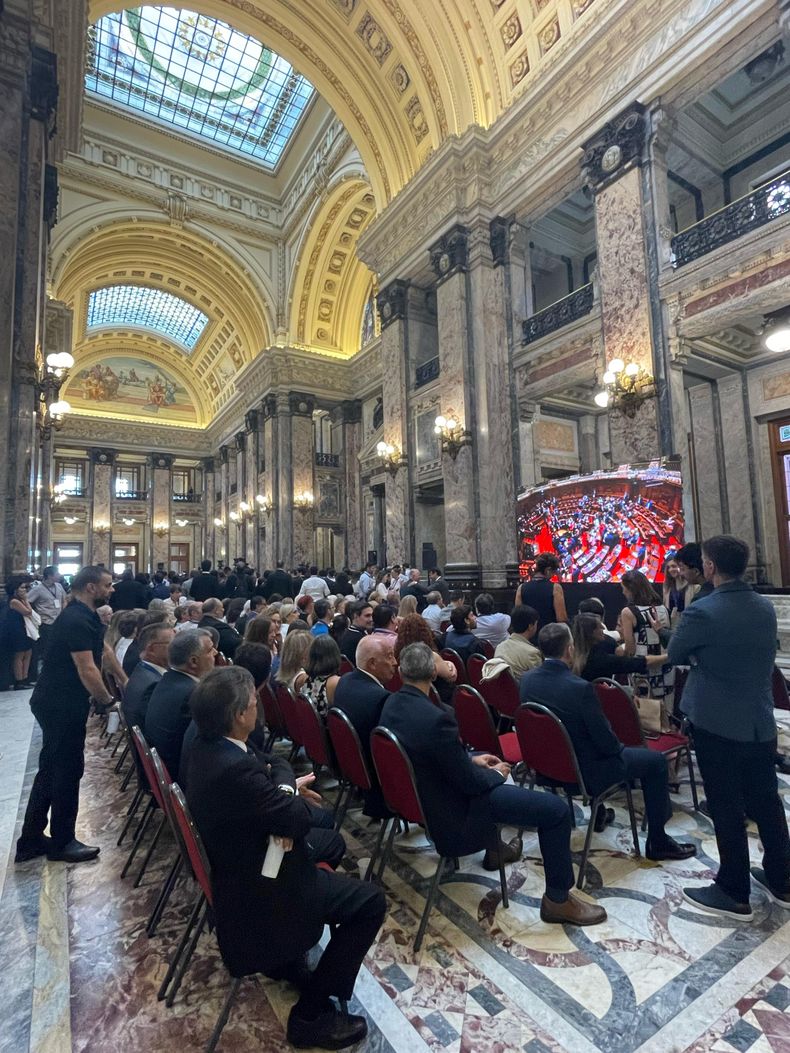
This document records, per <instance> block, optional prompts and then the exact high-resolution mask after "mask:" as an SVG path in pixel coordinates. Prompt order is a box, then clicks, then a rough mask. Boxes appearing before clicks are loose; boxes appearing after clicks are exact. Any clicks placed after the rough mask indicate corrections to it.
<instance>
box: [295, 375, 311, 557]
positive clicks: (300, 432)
mask: <svg viewBox="0 0 790 1053" xmlns="http://www.w3.org/2000/svg"><path fill="white" fill-rule="evenodd" d="M314 409H315V403H314V401H313V399H312V398H311V397H310V396H308V395H304V394H302V393H300V392H293V391H292V392H291V393H290V411H291V412H290V415H291V473H292V487H293V490H292V494H291V502H292V509H293V518H292V531H293V534H292V546H293V559H294V562H295V564H296V565H297V566H299V565H300V564H306V565H309V564H310V563H312V562H314V561H315V505H314V504H312V505H310V506H309V507H306V508H297V507H295V506H294V505H293V501H294V500H295V499H296V497H297V496H298V495H300V494H312V495H313V499H314V500H316V499H317V495H316V492H315V449H314V447H315V441H314V436H313V410H314Z"/></svg>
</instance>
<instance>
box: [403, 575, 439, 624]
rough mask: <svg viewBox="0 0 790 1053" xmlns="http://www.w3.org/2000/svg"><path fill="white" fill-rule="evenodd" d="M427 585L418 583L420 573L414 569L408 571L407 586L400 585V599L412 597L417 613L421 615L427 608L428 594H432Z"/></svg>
mask: <svg viewBox="0 0 790 1053" xmlns="http://www.w3.org/2000/svg"><path fill="white" fill-rule="evenodd" d="M432 591H433V590H432V589H429V588H428V586H427V585H423V584H422V582H421V581H420V572H419V570H417V569H416V567H415V568H414V569H413V570H410V571H409V581H408V584H406V585H402V586H401V590H400V598H401V599H403V597H404V596H413V597H414V598H415V600H416V601H417V613H418V614H422V612H423V611H424V610H425V608H426V607H427V606H428V593H429V592H432Z"/></svg>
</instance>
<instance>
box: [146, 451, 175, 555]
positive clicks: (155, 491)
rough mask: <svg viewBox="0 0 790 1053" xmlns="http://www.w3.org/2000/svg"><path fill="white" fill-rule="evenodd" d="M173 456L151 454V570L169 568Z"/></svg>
mask: <svg viewBox="0 0 790 1053" xmlns="http://www.w3.org/2000/svg"><path fill="white" fill-rule="evenodd" d="M172 471H173V458H172V457H171V456H170V455H169V454H165V453H152V454H151V473H152V478H151V559H150V564H151V572H152V573H153V572H154V571H156V570H157V569H158V568H159V564H160V563H163V564H164V567H163V569H164V571H165V573H167V571H168V570H170V502H171V500H172V493H173V478H172Z"/></svg>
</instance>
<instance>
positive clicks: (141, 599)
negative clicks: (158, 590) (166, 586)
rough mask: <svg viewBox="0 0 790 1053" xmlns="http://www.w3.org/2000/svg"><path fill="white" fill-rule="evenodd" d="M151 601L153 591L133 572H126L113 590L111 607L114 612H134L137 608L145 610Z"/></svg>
mask: <svg viewBox="0 0 790 1053" xmlns="http://www.w3.org/2000/svg"><path fill="white" fill-rule="evenodd" d="M150 600H151V590H150V589H149V588H148V586H147V585H146V583H145V579H144V578H143V580H142V581H141V580H140V578H139V577H137V578H136V577H135V576H134V574H133V573H132V571H131V570H125V571H124V572H123V574H122V575H121V580H120V581H119V582H118V584H117V585H116V586H115V587H114V588H113V594H112V596H111V597H110V606H111V607H112V609H113V610H114V611H133V610H135V609H136V608H138V607H139V608H142V610H145V608H146V607H147V606H148V604H149V602H150Z"/></svg>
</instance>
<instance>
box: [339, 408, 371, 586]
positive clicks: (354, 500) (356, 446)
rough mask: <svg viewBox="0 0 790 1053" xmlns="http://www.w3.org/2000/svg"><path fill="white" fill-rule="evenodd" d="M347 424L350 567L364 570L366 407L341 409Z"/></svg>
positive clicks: (347, 559) (346, 500)
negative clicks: (361, 456)
mask: <svg viewBox="0 0 790 1053" xmlns="http://www.w3.org/2000/svg"><path fill="white" fill-rule="evenodd" d="M340 412H341V414H342V422H343V499H344V520H345V551H344V559H343V562H344V564H345V566H347V567H361V566H362V565H363V564H364V562H365V559H366V556H367V552H365V551H363V541H362V535H363V530H362V516H363V508H362V480H361V476H360V470H359V453H360V450H361V448H362V403H361V402H359V400H357V399H355V400H353V401H349V402H344V403H343V404H342V405H341V407H340Z"/></svg>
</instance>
